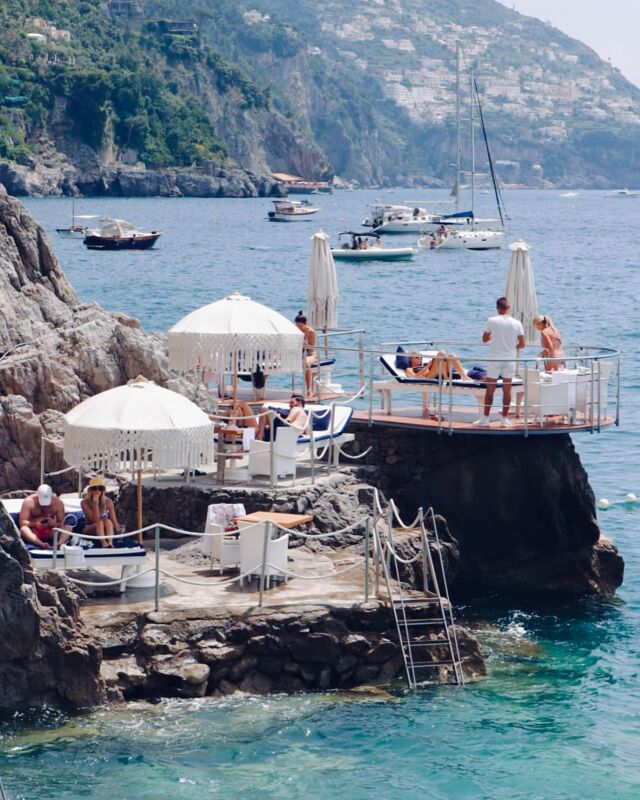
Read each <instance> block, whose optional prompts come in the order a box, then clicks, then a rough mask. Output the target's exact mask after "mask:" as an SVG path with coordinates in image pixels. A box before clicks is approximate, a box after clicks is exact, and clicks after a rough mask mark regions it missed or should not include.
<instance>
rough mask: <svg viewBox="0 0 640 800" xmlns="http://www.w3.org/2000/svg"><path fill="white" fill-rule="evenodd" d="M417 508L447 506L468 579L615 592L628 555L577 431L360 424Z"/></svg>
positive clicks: (395, 492) (411, 509)
mask: <svg viewBox="0 0 640 800" xmlns="http://www.w3.org/2000/svg"><path fill="white" fill-rule="evenodd" d="M369 446H371V447H372V450H371V452H370V453H369V454H368V456H367V457H366V461H367V462H368V463H371V464H377V465H378V466H379V468H380V477H379V482H380V486H381V488H382V489H383V491H384V492H385V493H386V494H387V496H390V497H393V498H394V499H395V500H396V502H397V503H398V504H399V505H400V506H401V508H402V509H403V512H404V513H405V514H406V516H407V518H409V517H412V516H413V515H414V514H415V510H416V509H417V508H418V507H420V506H422V507H423V508H428V507H429V506H433V508H434V509H435V510H436V511H437V512H438V513H439V514H442V515H443V516H444V517H445V518H446V519H447V522H448V524H449V527H450V529H451V533H452V535H453V536H454V537H455V539H456V540H457V542H458V544H459V547H460V571H459V576H458V582H459V585H460V584H461V585H463V586H471V585H477V586H489V587H511V588H523V587H524V588H527V589H530V590H532V591H551V592H574V593H576V592H594V593H609V592H613V591H614V590H615V589H616V588H617V587H618V586H619V585H620V584H621V583H622V579H623V573H624V562H623V560H622V558H621V556H620V555H619V554H618V551H617V550H616V548H615V547H614V546H613V544H612V543H611V542H610V541H609V540H608V539H607V538H606V537H605V536H604V535H603V534H602V532H601V531H600V528H599V527H598V521H597V518H596V509H595V500H594V496H593V491H592V489H591V487H590V485H589V480H588V476H587V473H586V472H585V470H584V467H583V466H582V463H581V462H580V457H579V455H578V453H577V452H576V449H575V447H574V446H573V442H572V441H571V438H570V437H569V435H568V434H562V435H557V436H531V437H529V438H527V439H525V438H523V437H520V436H518V437H514V436H508V437H500V436H473V435H464V434H455V435H453V436H446V435H438V434H437V433H433V432H431V431H419V432H416V431H411V432H407V431H405V430H402V429H399V428H382V427H373V428H368V427H366V426H365V425H363V424H357V449H358V450H360V451H362V450H364V449H366V448H367V447H369Z"/></svg>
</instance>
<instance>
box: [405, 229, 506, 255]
mask: <svg viewBox="0 0 640 800" xmlns="http://www.w3.org/2000/svg"><path fill="white" fill-rule="evenodd" d="M418 244H419V245H420V247H425V248H426V247H428V248H430V249H431V250H499V249H500V248H501V247H502V246H503V245H504V232H503V231H489V230H477V229H475V228H470V229H468V230H462V231H457V230H451V231H444V232H441V233H440V232H439V233H435V234H433V235H432V236H430V237H429V236H421V237H420V239H418Z"/></svg>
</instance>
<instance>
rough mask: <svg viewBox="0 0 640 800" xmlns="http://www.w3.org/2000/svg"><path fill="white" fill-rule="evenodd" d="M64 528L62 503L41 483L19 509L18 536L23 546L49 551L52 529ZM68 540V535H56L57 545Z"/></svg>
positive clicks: (65, 528)
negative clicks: (20, 537)
mask: <svg viewBox="0 0 640 800" xmlns="http://www.w3.org/2000/svg"><path fill="white" fill-rule="evenodd" d="M54 528H64V530H65V531H71V528H70V527H69V526H68V525H65V524H64V503H63V502H62V500H60V498H59V497H57V496H56V495H55V494H54V493H53V490H52V489H51V487H50V486H48V485H47V484H46V483H43V484H42V486H39V487H38V491H37V492H36V493H35V494H30V495H29V496H28V497H25V499H24V501H23V503H22V508H21V509H20V535H21V536H22V539H23V541H24V543H25V544H27V545H31V546H32V547H40V548H44V549H45V550H51V548H52V546H53V529H54ZM68 539H69V533H60V534H58V545H63V544H64V543H65V542H66V541H67V540H68Z"/></svg>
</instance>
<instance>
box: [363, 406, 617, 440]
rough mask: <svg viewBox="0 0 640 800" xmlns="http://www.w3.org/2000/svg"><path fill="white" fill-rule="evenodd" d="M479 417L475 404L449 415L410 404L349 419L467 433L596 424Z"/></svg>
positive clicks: (605, 423)
mask: <svg viewBox="0 0 640 800" xmlns="http://www.w3.org/2000/svg"><path fill="white" fill-rule="evenodd" d="M476 419H478V407H477V405H474V406H456V407H455V410H454V411H453V412H452V413H451V415H450V416H449V414H448V413H444V412H443V414H442V417H441V418H440V419H439V418H438V416H437V415H436V414H431V413H429V414H427V413H424V412H423V411H422V409H420V408H418V407H416V406H413V407H404V408H400V407H397V408H394V410H393V413H392V414H387V413H386V412H384V411H374V412H373V413H372V414H371V417H370V416H369V412H368V411H354V413H353V417H352V421H353V422H356V423H359V424H362V423H365V424H369V423H370V424H371V425H374V426H376V425H378V426H384V427H391V428H420V429H423V430H432V431H435V432H437V433H467V434H477V435H480V436H487V435H488V436H540V435H545V434H546V435H548V434H554V433H579V432H584V433H595V432H598V430H599V428H598V426H597V425H595V424H594V425H592V424H591V422H590V421H589V420H584V419H583V418H582V417H581V418H579V419H577V420H574V421H573V422H567V420H566V418H564V417H556V416H548V417H545V418H544V421H543V422H540V421H538V422H532V421H531V420H529V422H528V424H525V420H524V418H523V417H515V416H510V417H509V422H510V423H511V427H510V428H503V427H501V425H500V416H499V412H498V411H495V412H494V413H493V414H492V415H491V417H490V420H491V424H490V427H488V428H480V427H478V426H476V425H474V424H473V422H474V420H476ZM615 424H616V420H615V419H614V418H613V417H609V416H605V417H602V419H601V420H600V429H602V428H609V427H611V426H612V425H615Z"/></svg>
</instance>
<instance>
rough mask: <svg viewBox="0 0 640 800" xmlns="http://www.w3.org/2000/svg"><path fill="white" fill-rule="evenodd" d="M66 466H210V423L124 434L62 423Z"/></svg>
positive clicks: (115, 469) (114, 468) (113, 468)
mask: <svg viewBox="0 0 640 800" xmlns="http://www.w3.org/2000/svg"><path fill="white" fill-rule="evenodd" d="M64 457H65V460H66V461H67V463H68V464H72V465H73V466H76V467H86V468H90V469H95V470H98V471H109V472H122V471H125V470H127V469H130V468H131V467H133V468H134V469H151V468H153V467H157V468H158V469H169V468H172V467H178V468H179V467H187V466H189V467H197V466H206V465H209V464H213V463H214V444H213V424H210V425H201V426H198V427H196V428H182V429H176V430H172V431H167V430H165V431H136V430H130V431H124V430H113V429H101V428H86V427H80V426H74V425H69V423H66V424H65V435H64Z"/></svg>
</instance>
